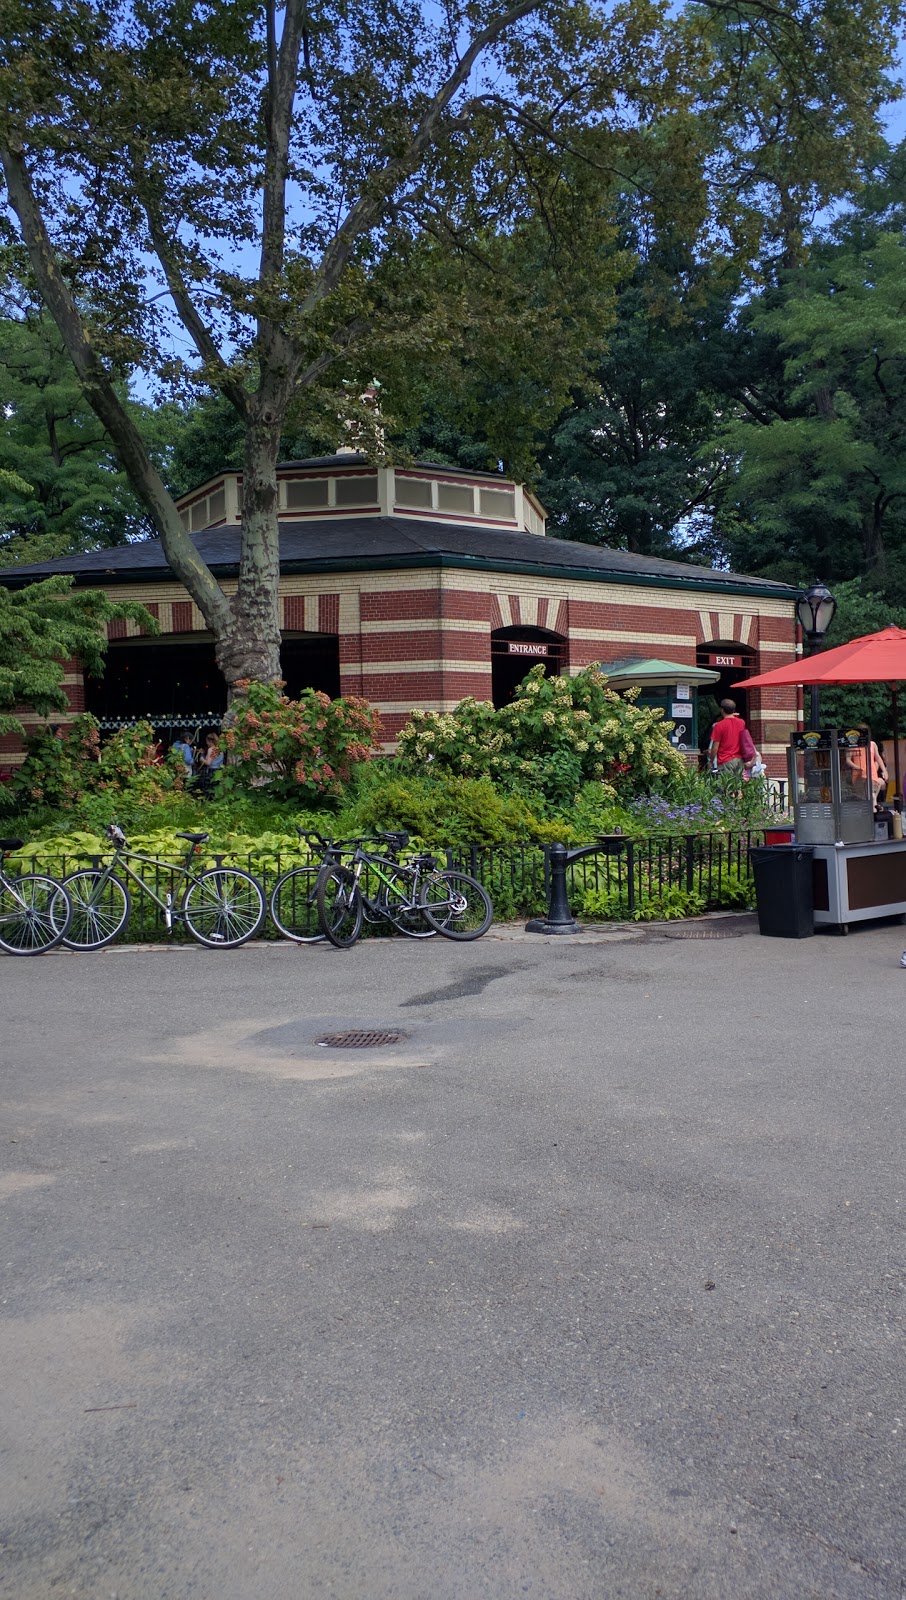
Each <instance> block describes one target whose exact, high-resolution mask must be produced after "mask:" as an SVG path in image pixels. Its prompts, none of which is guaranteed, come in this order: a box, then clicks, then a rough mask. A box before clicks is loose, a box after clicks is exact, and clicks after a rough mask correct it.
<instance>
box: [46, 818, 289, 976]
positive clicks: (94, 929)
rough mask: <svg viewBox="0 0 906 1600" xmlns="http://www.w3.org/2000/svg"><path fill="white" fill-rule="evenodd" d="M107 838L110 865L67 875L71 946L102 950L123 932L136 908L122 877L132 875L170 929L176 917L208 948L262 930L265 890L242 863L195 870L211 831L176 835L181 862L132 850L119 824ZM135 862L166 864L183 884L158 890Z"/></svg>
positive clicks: (230, 945)
mask: <svg viewBox="0 0 906 1600" xmlns="http://www.w3.org/2000/svg"><path fill="white" fill-rule="evenodd" d="M107 837H108V839H110V841H111V842H112V844H113V846H114V851H113V856H112V857H111V859H110V860H109V861H108V862H107V864H106V866H103V867H86V868H84V869H83V870H82V871H81V872H72V873H70V874H69V876H68V877H67V878H65V879H64V880H63V883H64V888H65V889H66V892H67V894H68V895H69V899H70V901H71V902H72V920H71V922H70V924H69V927H68V928H67V930H66V934H65V937H64V939H63V943H64V944H66V945H68V947H69V949H70V950H101V949H103V947H104V945H108V944H110V943H111V941H112V940H114V939H115V938H116V936H117V934H118V933H121V932H122V930H123V928H125V926H126V924H127V922H128V921H129V914H130V911H131V909H132V900H131V896H130V893H129V888H128V885H127V883H125V882H124V881H123V879H124V878H131V879H132V881H133V883H135V884H137V885H138V888H139V890H140V891H141V892H142V893H143V894H146V895H149V896H150V898H151V899H152V900H153V901H154V902H155V904H156V905H158V906H159V907H160V909H161V911H162V912H163V914H164V923H165V925H166V927H167V929H168V931H169V930H171V929H172V927H173V924H174V923H175V922H182V923H183V924H184V925H185V927H186V930H187V932H189V933H190V934H191V935H192V938H193V939H197V940H198V943H199V944H203V945H207V946H208V948H209V949H212V950H235V949H236V947H237V946H238V945H241V944H245V942H246V940H247V939H252V938H254V935H255V934H256V933H257V932H258V929H259V928H260V927H261V924H262V922H263V921H264V891H263V889H262V888H261V885H260V883H258V881H257V879H256V878H253V877H252V875H251V873H249V872H243V871H242V869H241V867H209V868H207V869H206V870H205V871H204V872H193V871H192V858H193V856H194V855H195V853H196V851H199V850H200V849H201V847H202V845H203V844H205V843H206V841H207V839H208V834H206V833H180V834H177V838H179V839H185V840H186V843H187V845H188V849H187V851H186V857H185V860H184V861H181V862H176V861H165V862H160V861H158V860H157V859H156V858H155V857H154V856H146V855H143V854H142V853H141V851H139V850H130V849H129V845H128V842H127V840H126V837H125V834H124V833H123V831H122V829H121V828H119V827H118V826H117V825H116V823H114V824H113V825H112V826H111V827H109V828H108V829H107ZM133 863H137V864H138V865H139V866H144V867H153V868H154V869H155V872H157V873H159V871H160V869H161V868H163V870H164V872H165V874H166V875H167V876H168V877H169V879H170V881H171V882H172V883H173V884H174V885H175V883H176V882H177V881H179V880H181V884H182V886H181V888H180V889H179V891H178V892H177V893H175V894H174V892H173V890H172V889H167V890H165V891H164V893H162V894H159V893H158V892H157V890H156V889H153V888H152V887H151V885H150V884H149V883H147V882H146V881H145V879H144V878H143V877H142V875H141V872H139V871H137V870H136V866H135V865H133ZM120 874H122V876H120Z"/></svg>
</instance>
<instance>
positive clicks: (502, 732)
mask: <svg viewBox="0 0 906 1600" xmlns="http://www.w3.org/2000/svg"><path fill="white" fill-rule="evenodd" d="M636 695H637V691H635V690H629V691H628V692H627V693H626V694H617V692H616V691H615V690H613V689H608V687H607V679H606V676H605V675H604V673H603V672H601V671H600V670H599V669H598V668H597V667H588V668H586V669H585V670H584V671H583V672H580V673H577V675H576V676H575V677H573V678H565V677H559V678H548V677H545V675H544V668H543V666H537V667H533V668H532V670H531V671H530V672H529V674H528V676H527V677H526V678H525V679H523V682H522V684H521V685H520V687H519V691H518V693H517V695H516V698H515V699H514V700H513V701H512V702H511V704H510V705H508V706H503V707H502V708H501V709H500V710H499V711H495V709H494V707H493V706H492V705H491V704H490V703H489V702H482V701H477V700H463V701H462V702H461V703H460V705H458V706H457V708H456V710H455V711H451V712H446V713H439V712H434V711H415V712H413V714H412V717H411V719H410V721H409V722H408V723H407V725H406V727H405V728H404V729H403V730H402V733H401V734H400V754H401V755H402V756H403V757H404V758H405V759H406V760H408V761H411V762H413V763H417V764H418V765H422V764H423V763H424V762H427V761H434V762H437V763H438V765H439V766H441V767H444V768H446V769H447V770H448V771H451V772H456V773H459V774H460V775H462V776H467V777H475V778H478V777H488V778H491V779H492V781H493V782H494V783H497V784H499V785H501V786H502V787H503V788H510V789H512V788H517V787H522V788H535V789H537V790H538V791H539V792H540V793H542V794H543V795H544V797H545V799H546V800H547V801H548V802H549V803H550V804H553V805H558V804H561V805H562V804H567V803H569V802H570V801H571V799H572V797H573V796H574V795H575V793H576V791H577V790H578V789H580V788H581V786H582V785H583V784H584V783H588V782H589V781H592V780H594V779H597V780H599V781H600V782H601V783H602V784H603V785H604V793H605V798H609V799H611V800H616V799H617V798H618V797H619V796H622V795H631V794H637V793H638V792H639V791H640V790H645V789H649V788H663V787H664V786H665V784H666V783H668V781H669V780H670V779H671V777H673V776H674V775H677V774H679V773H680V772H681V771H682V769H683V759H682V757H681V756H680V755H679V754H678V753H677V751H676V750H674V748H673V746H672V745H671V743H670V739H669V737H668V731H669V729H670V727H671V726H672V724H670V723H665V722H664V721H663V712H662V711H660V710H658V709H657V708H654V707H648V706H639V705H637V704H636V703H635V700H636Z"/></svg>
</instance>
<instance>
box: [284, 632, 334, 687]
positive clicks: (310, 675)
mask: <svg viewBox="0 0 906 1600" xmlns="http://www.w3.org/2000/svg"><path fill="white" fill-rule="evenodd" d="M280 666H281V668H282V670H283V676H284V678H285V679H286V688H285V689H284V691H283V692H284V694H288V695H289V698H290V699H291V700H297V699H298V697H299V695H300V694H301V692H302V690H303V689H320V691H321V693H322V694H329V695H330V698H331V700H336V698H337V696H338V695H339V693H340V641H339V639H338V638H337V635H336V634H335V633H285V634H284V635H283V643H282V645H281V646H280Z"/></svg>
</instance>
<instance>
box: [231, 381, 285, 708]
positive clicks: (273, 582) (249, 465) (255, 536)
mask: <svg viewBox="0 0 906 1600" xmlns="http://www.w3.org/2000/svg"><path fill="white" fill-rule="evenodd" d="M282 423H283V411H282V406H281V405H280V404H279V401H278V400H277V399H276V398H274V399H271V398H270V397H269V396H268V395H267V393H266V391H265V392H264V393H259V395H258V396H256V397H255V400H253V402H252V407H251V416H250V418H249V425H248V432H247V434H246V446H245V463H244V468H243V478H242V556H241V560H240V566H239V587H238V589H237V591H236V593H235V595H234V596H233V599H232V601H231V602H230V610H231V620H230V625H229V627H228V629H227V630H226V633H225V634H224V635H223V636H222V637H221V638H220V639H219V640H218V642H217V665H218V666H219V668H220V670H221V672H222V673H223V675H224V677H225V679H226V682H227V688H228V690H229V694H230V699H231V700H232V698H233V696H234V694H235V692H236V685H237V683H239V684H242V683H243V682H244V681H245V680H246V679H249V678H252V679H254V680H255V681H256V682H258V683H273V682H274V681H275V679H278V678H280V677H281V671H280V595H279V584H280V524H279V518H278V510H279V489H278V483H277V458H278V455H279V450H280V433H281V428H282ZM240 692H241V691H240Z"/></svg>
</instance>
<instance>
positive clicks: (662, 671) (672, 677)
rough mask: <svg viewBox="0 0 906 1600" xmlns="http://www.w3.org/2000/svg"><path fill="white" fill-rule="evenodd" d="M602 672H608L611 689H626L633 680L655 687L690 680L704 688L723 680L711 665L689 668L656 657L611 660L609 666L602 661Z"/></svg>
mask: <svg viewBox="0 0 906 1600" xmlns="http://www.w3.org/2000/svg"><path fill="white" fill-rule="evenodd" d="M601 671H602V672H606V673H607V681H608V685H609V687H610V688H612V689H626V688H628V687H629V686H630V685H631V684H633V683H638V684H641V686H642V687H643V688H652V689H656V688H658V687H659V686H660V685H661V684H670V683H673V684H677V683H689V684H695V685H696V686H697V687H698V688H703V687H704V685H705V684H707V683H717V682H718V681H719V679H720V673H719V672H713V671H712V670H711V668H710V667H690V666H687V665H685V664H684V663H683V662H681V661H660V660H658V659H656V658H654V657H652V658H650V659H648V660H645V661H642V660H630V661H612V662H611V663H610V664H609V665H607V663H605V662H602V664H601Z"/></svg>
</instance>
